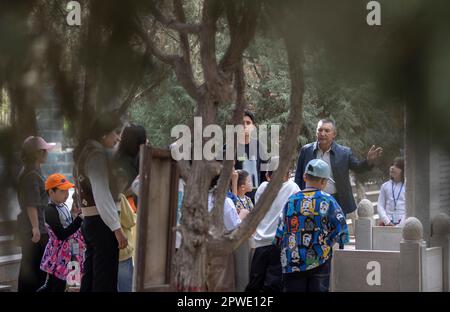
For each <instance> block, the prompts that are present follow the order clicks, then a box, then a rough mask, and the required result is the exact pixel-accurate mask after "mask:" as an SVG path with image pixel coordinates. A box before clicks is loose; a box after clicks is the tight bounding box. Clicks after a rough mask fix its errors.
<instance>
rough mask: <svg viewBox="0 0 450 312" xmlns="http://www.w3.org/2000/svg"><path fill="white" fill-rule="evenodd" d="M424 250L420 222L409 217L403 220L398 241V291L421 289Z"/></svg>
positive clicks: (424, 245)
mask: <svg viewBox="0 0 450 312" xmlns="http://www.w3.org/2000/svg"><path fill="white" fill-rule="evenodd" d="M425 252H426V244H425V242H424V240H423V227H422V223H421V222H420V221H419V219H417V218H414V217H410V218H408V219H406V221H405V224H404V227H403V239H402V241H401V242H400V291H414V292H417V291H422V280H423V278H422V276H423V273H422V259H424V258H425Z"/></svg>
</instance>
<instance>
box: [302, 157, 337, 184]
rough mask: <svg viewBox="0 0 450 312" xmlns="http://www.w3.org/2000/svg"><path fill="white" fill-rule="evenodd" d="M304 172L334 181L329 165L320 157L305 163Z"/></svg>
mask: <svg viewBox="0 0 450 312" xmlns="http://www.w3.org/2000/svg"><path fill="white" fill-rule="evenodd" d="M305 173H306V174H309V175H310V176H313V177H318V178H324V179H328V180H330V181H331V182H333V183H334V180H333V179H332V178H331V169H330V166H328V164H327V163H326V162H325V161H323V160H322V159H313V160H311V161H310V162H309V163H308V164H307V165H306V168H305Z"/></svg>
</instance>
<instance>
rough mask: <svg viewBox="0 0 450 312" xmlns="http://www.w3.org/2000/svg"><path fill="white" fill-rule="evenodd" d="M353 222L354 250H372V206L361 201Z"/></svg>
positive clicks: (365, 201)
mask: <svg viewBox="0 0 450 312" xmlns="http://www.w3.org/2000/svg"><path fill="white" fill-rule="evenodd" d="M357 213H358V218H357V219H356V220H355V240H356V241H355V249H363V250H372V226H373V204H372V202H371V201H370V200H368V199H363V200H361V201H360V202H359V204H358V211H357Z"/></svg>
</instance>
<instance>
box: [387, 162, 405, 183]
mask: <svg viewBox="0 0 450 312" xmlns="http://www.w3.org/2000/svg"><path fill="white" fill-rule="evenodd" d="M389 174H390V176H391V178H392V179H394V180H395V181H400V180H401V179H402V169H400V168H398V167H396V166H395V165H392V166H391V167H390V168H389Z"/></svg>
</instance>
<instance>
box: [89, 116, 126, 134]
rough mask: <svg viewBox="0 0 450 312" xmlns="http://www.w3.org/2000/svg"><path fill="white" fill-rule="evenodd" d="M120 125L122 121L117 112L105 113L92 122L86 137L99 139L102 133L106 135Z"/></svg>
mask: <svg viewBox="0 0 450 312" xmlns="http://www.w3.org/2000/svg"><path fill="white" fill-rule="evenodd" d="M121 126H122V121H121V120H120V116H119V115H118V114H117V113H115V112H113V113H105V114H103V115H102V116H100V117H98V118H97V119H96V120H95V121H94V123H93V124H92V127H91V131H90V133H89V137H88V139H94V140H97V141H100V140H101V138H102V137H103V136H104V135H107V134H108V133H110V132H112V131H114V130H115V129H117V128H119V127H121Z"/></svg>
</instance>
